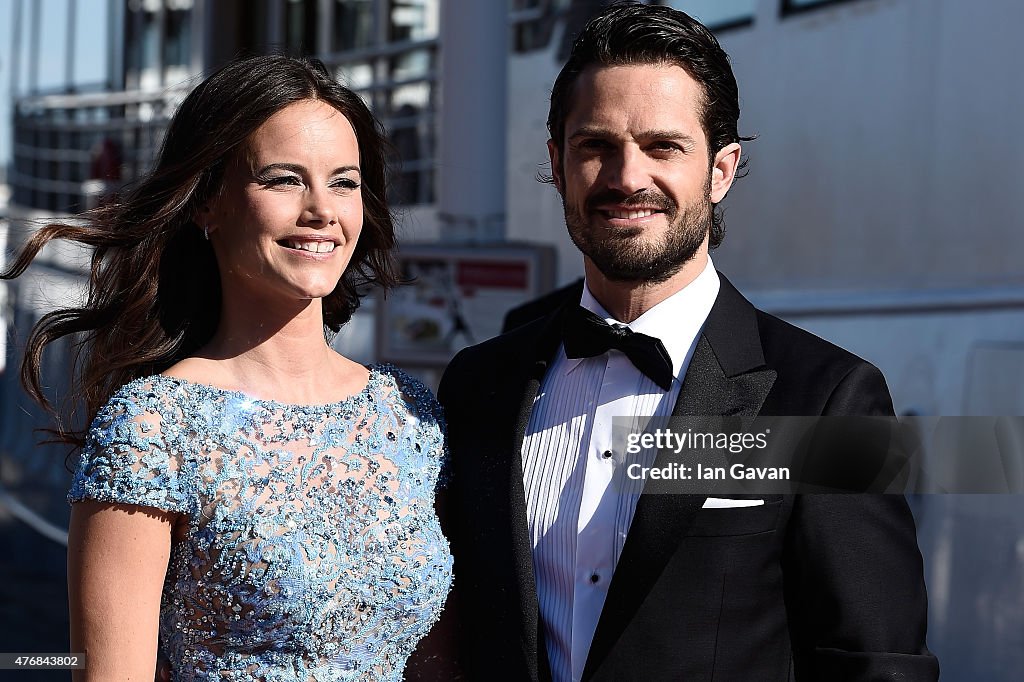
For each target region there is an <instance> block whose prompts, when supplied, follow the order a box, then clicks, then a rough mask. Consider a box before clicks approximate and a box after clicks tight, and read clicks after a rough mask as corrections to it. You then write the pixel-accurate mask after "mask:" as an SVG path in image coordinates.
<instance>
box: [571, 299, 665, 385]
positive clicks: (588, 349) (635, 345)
mask: <svg viewBox="0 0 1024 682" xmlns="http://www.w3.org/2000/svg"><path fill="white" fill-rule="evenodd" d="M562 341H563V342H564V344H565V356H566V357H567V358H592V357H596V356H598V355H601V354H603V353H607V352H608V351H609V350H610V349H612V348H614V349H616V350H620V351H622V352H623V353H625V354H626V357H627V358H629V361H630V362H632V363H633V366H634V367H636V368H637V369H638V370H640V371H641V372H643V373H644V374H646V375H647V377H648V378H650V380H651V381H653V382H654V383H656V384H658V386H661V388H662V389H663V390H666V391H667V390H669V389H670V388H671V387H672V376H673V374H672V358H671V357H669V354H668V351H667V350H665V344H663V343H662V342H661V340H660V339H656V338H654V337H653V336H648V335H647V334H640V333H639V332H635V331H633V330H632V329H630V328H629V327H626V326H624V325H615V326H614V327H613V326H611V325H609V324H608V323H607V322H605V321H604V320H602V319H601V318H600V317H598V316H597V315H595V314H594V313H592V312H590V311H589V310H587V309H586V308H584V307H583V306H576V307H575V308H574V309H572V310H570V311H569V312H568V313H567V314H566V315H565V318H564V322H563V326H562Z"/></svg>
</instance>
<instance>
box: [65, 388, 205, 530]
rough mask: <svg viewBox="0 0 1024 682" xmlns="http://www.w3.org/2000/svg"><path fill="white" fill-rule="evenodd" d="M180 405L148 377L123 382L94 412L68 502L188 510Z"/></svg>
mask: <svg viewBox="0 0 1024 682" xmlns="http://www.w3.org/2000/svg"><path fill="white" fill-rule="evenodd" d="M181 427H182V416H181V412H180V409H178V408H175V407H173V405H172V403H171V401H170V400H168V399H167V397H165V396H161V395H159V394H158V392H157V391H156V390H155V388H154V385H153V383H152V382H150V381H146V380H145V379H140V380H137V381H134V382H132V383H130V384H127V385H125V386H123V387H122V388H121V389H120V390H118V391H117V393H116V394H114V396H113V397H112V398H111V399H110V400H109V401H108V402H107V404H106V405H104V406H103V407H102V408H101V409H100V411H99V412H98V413H97V414H96V418H95V419H94V420H93V422H92V425H91V426H90V427H89V431H88V433H87V435H86V442H85V446H84V447H83V449H82V453H81V456H80V457H79V462H78V467H77V470H76V471H75V476H74V479H73V481H72V484H71V491H70V492H69V493H68V501H69V502H79V501H81V500H86V499H90V500H97V501H100V502H115V503H120V504H135V505H140V506H144V507H155V508H157V509H162V510H165V511H171V512H188V511H189V510H190V508H191V506H192V505H191V504H190V500H191V499H192V497H193V496H190V495H188V494H187V493H186V490H185V488H186V486H185V485H183V483H184V481H185V480H186V477H187V472H186V471H185V470H184V469H185V467H184V466H183V459H182V457H181V450H180V448H179V447H175V445H177V443H176V440H177V439H176V438H175V437H174V435H175V434H176V433H178V432H179V431H180V429H181Z"/></svg>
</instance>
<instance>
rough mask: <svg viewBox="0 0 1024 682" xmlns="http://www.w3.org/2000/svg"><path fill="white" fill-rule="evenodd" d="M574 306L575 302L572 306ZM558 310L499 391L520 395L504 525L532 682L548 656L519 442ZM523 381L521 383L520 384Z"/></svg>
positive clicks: (554, 338) (555, 341)
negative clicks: (510, 546) (507, 526)
mask: <svg viewBox="0 0 1024 682" xmlns="http://www.w3.org/2000/svg"><path fill="white" fill-rule="evenodd" d="M573 304H574V305H575V302H573ZM561 319H562V311H561V309H560V310H559V311H556V312H555V313H552V314H551V315H549V316H548V317H547V318H545V319H544V320H542V321H540V322H538V323H537V331H536V332H535V334H534V336H533V337H532V339H531V340H530V341H529V342H528V343H526V344H525V346H524V349H523V350H524V352H523V354H522V355H521V356H520V357H521V361H520V362H519V363H513V364H515V365H516V366H515V367H513V368H512V371H511V373H510V374H509V375H508V380H509V383H508V384H507V385H506V386H505V388H504V390H505V391H508V392H509V393H508V394H510V395H515V394H520V395H522V399H521V400H520V403H519V413H518V415H517V416H516V421H515V430H514V433H513V439H512V444H511V457H510V458H509V467H508V476H509V486H508V489H509V496H510V498H509V499H510V503H509V511H510V517H511V518H510V519H509V523H510V526H511V532H512V543H513V552H514V556H515V573H516V578H517V583H518V591H519V604H520V613H521V614H522V632H521V641H522V644H523V653H524V655H525V656H526V660H527V666H528V668H529V670H530V673H531V676H532V679H534V680H549V679H551V669H550V666H549V665H548V658H547V651H546V650H545V648H544V646H543V640H542V637H541V629H542V624H541V622H540V606H539V602H538V599H537V584H536V579H535V577H534V571H533V543H532V542H531V540H530V527H529V522H528V521H527V517H526V491H525V488H524V486H523V439H524V438H525V437H526V428H527V426H528V425H529V423H530V415H531V414H532V413H533V404H534V402H535V401H536V399H537V394H538V393H539V392H540V386H541V383H542V382H543V380H544V374H545V373H546V372H547V369H548V365H549V364H550V362H551V358H552V357H553V356H554V354H555V352H556V351H557V350H558V347H559V345H560V344H561V333H560V330H561ZM524 379H525V381H524Z"/></svg>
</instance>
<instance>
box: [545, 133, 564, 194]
mask: <svg viewBox="0 0 1024 682" xmlns="http://www.w3.org/2000/svg"><path fill="white" fill-rule="evenodd" d="M548 159H549V160H550V161H551V178H552V180H553V181H554V183H555V189H557V190H558V193H559V194H561V195H563V196H564V195H565V178H564V177H563V176H562V159H561V155H560V154H559V153H558V145H556V144H555V141H554V140H548Z"/></svg>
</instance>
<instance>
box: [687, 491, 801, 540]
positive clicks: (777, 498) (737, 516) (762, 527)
mask: <svg viewBox="0 0 1024 682" xmlns="http://www.w3.org/2000/svg"><path fill="white" fill-rule="evenodd" d="M760 499H763V500H764V504H759V505H757V506H753V507H725V508H711V509H698V510H697V514H696V516H695V517H694V520H693V523H692V524H691V525H690V528H689V530H688V531H687V533H686V535H687V536H688V537H713V536H724V535H754V534H756V533H765V532H768V531H771V530H775V527H776V526H777V525H778V522H779V514H780V513H781V512H782V499H783V498H782V495H765V496H763V497H762V498H760Z"/></svg>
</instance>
